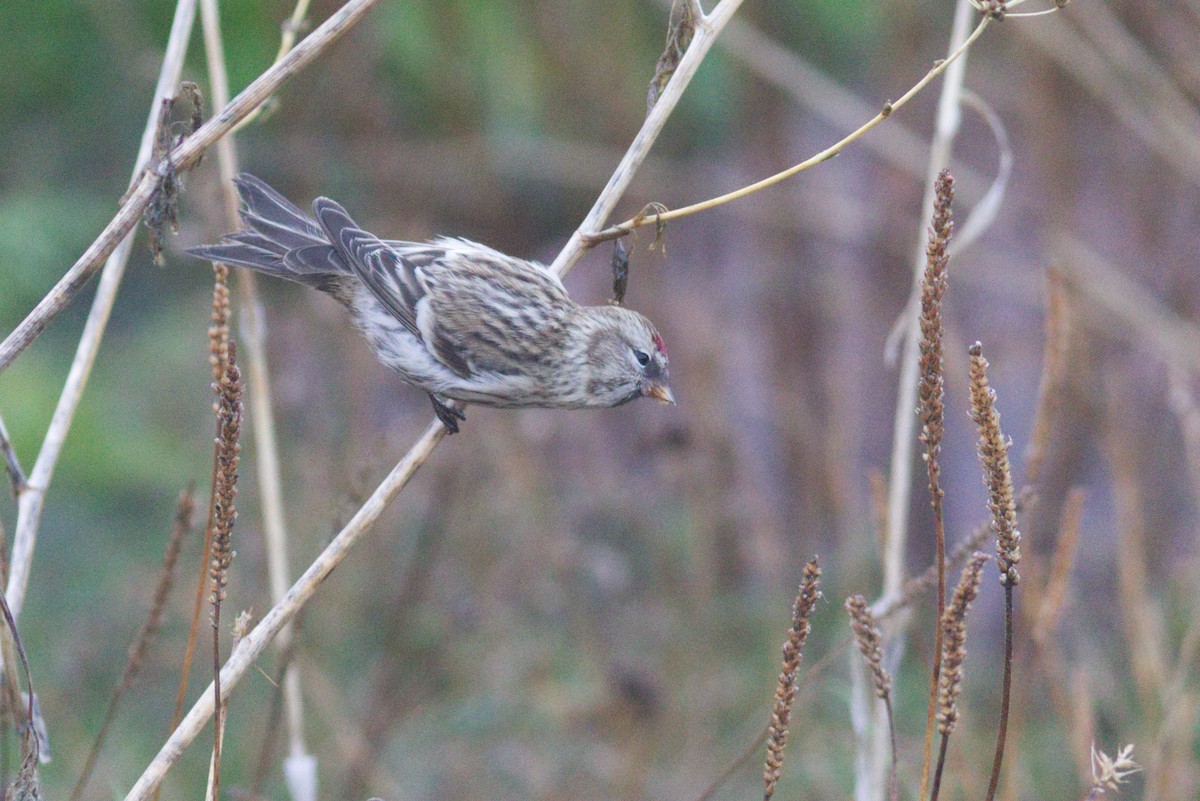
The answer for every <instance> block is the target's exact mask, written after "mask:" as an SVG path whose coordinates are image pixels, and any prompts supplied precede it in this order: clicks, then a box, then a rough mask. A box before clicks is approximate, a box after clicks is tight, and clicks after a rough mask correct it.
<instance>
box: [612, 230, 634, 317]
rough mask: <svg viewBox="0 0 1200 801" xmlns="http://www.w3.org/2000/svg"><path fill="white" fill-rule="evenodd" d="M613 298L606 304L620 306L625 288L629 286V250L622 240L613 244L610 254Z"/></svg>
mask: <svg viewBox="0 0 1200 801" xmlns="http://www.w3.org/2000/svg"><path fill="white" fill-rule="evenodd" d="M612 271H613V296H612V299H611V300H609V301H608V302H609V303H610V304H612V305H613V306H620V305H621V301H623V300H625V287H627V286H628V285H629V249H628V248H626V247H625V242H624V240H621V239H618V240H617V241H616V242H614V243H613V253H612Z"/></svg>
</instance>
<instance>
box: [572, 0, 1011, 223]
mask: <svg viewBox="0 0 1200 801" xmlns="http://www.w3.org/2000/svg"><path fill="white" fill-rule="evenodd" d="M963 1H964V2H966V0H963ZM989 20H990V18H989V17H983V18H982V19H980V21H979V24H978V25H977V26H976V27H975V30H974V31H973V32H972V33H971V35H970V36H968V37H967V38H966V40H965V41H963V42H962V44H961V45H959V46H958V47H957V48H956V49H954V50H952V51H951V52H950V54H949V55H948V56H947V57H946V58H945V59H942V60H939V61H938V62H937V63H936V64H935V65H934V66H933V67H932V68H931V69H930V70H929V72H927V73H925V75H924V77H922V78H921V80H919V81H917V82H916V83H915V84H914V85H913V86H912V87H911V88H910V89H909V90H908V91H907V92H905V93H904V94H903V95H901V96H900V97H899V99H897V100H893V101H889V102H887V103H885V104H884V105H883V108H882V109H881V110H880V111H879V113H877V114H876V115H875V116H874V117H872V118H871V119H870V120H868V121H867V122H865V123H863V125H861V126H860V127H859V128H857V129H856V130H854V131H853V132H852V133H850V134H848V135H847V136H845V137H844V138H842V139H840V140H838V141H837V142H835V143H834V144H832V145H830V146H829V147H827V148H825V149H824V150H822V151H821V152H820V153H817V154H816V155H814V156H811V157H809V158H807V159H805V160H804V161H802V162H800V163H799V164H796V165H793V166H792V167H789V168H788V169H786V170H784V171H782V172H778V173H775V174H774V175H772V176H770V177H768V178H764V179H762V180H761V181H757V182H755V183H753V184H750V185H749V186H743V187H741V188H740V189H735V190H734V191H732V192H727V193H725V194H723V195H719V196H717V197H714V198H709V199H708V200H704V201H701V202H699V203H693V204H691V205H690V206H684V207H683V208H678V209H671V210H670V211H664V212H662V213H661V214H652V215H648V216H642V215H638V216H637V217H633V218H630V219H628V220H626V221H624V222H622V223H618V224H617V225H614V226H610V227H609V228H605V229H604V230H602V231H594V232H589V233H586V234H584V235H583V236H584V239H585V241H586V242H587V244H588V245H589V246H591V245H594V244H596V243H597V242H603V241H606V240H609V239H616V238H618V237H622V236H625V235H626V234H628V233H629V232H631V231H632V230H633V229H635V228H640V227H641V226H643V225H652V224H653V225H660V224H662V223H665V222H669V221H671V220H676V219H679V218H680V217H686V216H688V215H690V214H696V213H697V212H701V211H707V210H709V209H712V208H716V207H717V206H722V205H724V204H726V203H730V202H732V201H734V200H740V199H741V198H744V197H746V196H748V195H752V194H754V193H755V192H759V191H761V190H763V189H766V188H767V187H770V186H774V185H775V184H777V183H780V182H781V181H785V180H787V179H788V178H791V177H792V176H793V175H796V174H797V173H800V172H803V171H804V170H807V169H810V168H812V167H815V166H817V165H818V164H822V163H824V162H826V161H828V160H829V159H831V158H833V157H834V156H836V155H838V153H840V152H841V151H842V150H843V149H844V148H845V147H846V145H849V144H851V143H852V142H854V141H855V140H856V139H858V138H860V137H862V136H863V135H864V134H866V133H867V132H868V131H870V130H871V129H872V128H874V127H875V126H876V125H878V124H879V123H881V122H883V121H884V120H886V119H887V118H888V117H890V116H891V115H892V113H893V112H894V111H896V110H897V109H899V108H900V107H902V106H903V105H904V104H906V103H907V102H908V101H909V100H911V99H912V98H913V97H914V96H915V95H916V94H917V93H918V92H920V91H921V90H922V89H924V88H925V87H926V86H927V85H928V84H929V82H930V81H932V80H933V79H934V78H936V77H938V76H939V75H941V74H942V73H943V72H945V71H946V70H947V68H949V67H950V66H951V65H952V64H953V63H954V62H955V61H957V60H958V59H959V58H960V57H961V56H962V55H963V54H964V53H965V52H966V51H967V49H968V48H970V46H971V45H972V44H974V43H975V40H976V39H978V38H979V36H980V35H981V34H982V33H983V31H984V29H985V28H986V27H987V25H988V22H989ZM697 38H699V37H698V36H697ZM693 46H694V43H693Z"/></svg>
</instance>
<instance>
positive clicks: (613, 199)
mask: <svg viewBox="0 0 1200 801" xmlns="http://www.w3.org/2000/svg"><path fill="white" fill-rule="evenodd" d="M364 3H365V0H364ZM740 4H741V0H722V1H721V3H720V4H718V5H717V7H716V8H714V9H713V11H712V13H710V14H709V15H708V16H707V17H705V20H704V22H703V23H702V24H701V25H699V26H698V28H697V33H696V37H695V38H694V39H693V40H692V44H691V46H690V47H689V48H688V51H687V53H685V54H684V57H683V59H682V60H681V61H680V64H679V67H678V68H677V69H676V71H675V75H674V76H673V77H672V78H671V82H670V83H669V84H667V88H666V90H665V91H664V92H663V94H662V96H661V97H660V98H659V100H658V103H657V104H656V105H655V106H654V109H653V111H651V113H650V114H648V115H647V116H646V120H645V122H644V123H643V125H642V130H641V131H640V132H639V133H638V135H637V136H636V137H635V138H634V141H633V143H632V144H631V145H630V147H629V152H627V153H626V156H625V158H624V159H622V161H621V164H620V165H619V166H618V168H617V173H616V174H614V176H613V178H612V179H611V180H610V181H609V183H608V185H607V186H606V187H605V189H604V190H603V191H602V193H601V195H600V197H599V198H598V199H597V200H596V203H595V205H594V206H593V207H592V211H591V212H590V213H589V214H588V217H587V218H585V221H584V225H583V226H581V229H583V228H585V227H594V226H595V225H597V224H599V222H598V221H602V220H603V219H604V218H605V217H606V216H607V215H608V214H609V213H611V210H612V208H613V207H614V206H615V205H616V203H617V201H618V200H619V199H620V196H621V194H622V193H623V192H624V190H625V188H626V187H627V186H628V184H629V182H630V181H631V180H632V178H633V172H634V171H635V170H636V168H637V166H638V165H639V164H640V163H641V162H642V161H643V160H644V159H645V155H646V153H647V152H648V151H649V149H650V147H651V145H652V144H653V142H654V138H655V136H656V135H657V133H658V131H659V130H661V128H662V125H663V123H664V122H665V121H666V117H667V116H668V115H669V114H670V113H671V111H672V110H673V109H674V107H675V105H676V103H678V102H679V98H680V96H682V94H683V90H684V88H685V87H686V85H687V83H688V81H690V80H691V77H692V75H694V74H695V71H696V68H697V67H698V66H699V64H698V62H699V59H700V58H701V57H702V55H703V53H704V52H706V51H707V49H708V47H710V46H711V39H710V38H709V37H710V36H715V34H716V32H717V31H719V30H720V27H721V26H723V25H724V23H725V22H727V21H728V19H729V17H730V16H731V15H732V14H733V12H734V11H735V10H736V9H737V7H738V6H739V5H740ZM361 5H362V4H361V3H353V2H352V3H347V5H346V6H344V7H343V9H342V12H338V13H339V14H342V13H343V12H346V10H347V9H350V8H351V7H353V8H355V9H359V8H360V6H361ZM364 10H365V9H364ZM336 16H337V15H335V17H336ZM333 19H334V18H333V17H331V18H330V21H332V20H333ZM354 20H355V21H356V20H357V17H355V18H354ZM330 21H327V22H326V23H325V24H324V25H322V26H321V28H319V29H318V30H317V31H315V32H314V33H313V34H311V35H310V36H309V37H308V38H306V39H305V40H304V42H302V43H301V44H300V45H299V46H298V47H297V48H296V50H300V48H302V47H304V46H305V45H306V44H307V43H308V42H309V41H310V40H312V39H313V38H314V37H315V36H317V34H318V33H320V31H321V30H322V29H324V28H325V27H326V26H328V25H329V24H330ZM345 24H351V23H345ZM295 52H296V51H292V53H290V54H289V55H288V56H287V57H286V58H285V62H286V61H288V60H289V59H291V58H292V56H293V55H294V54H295ZM693 61H695V63H693ZM282 63H283V62H281V64H282ZM305 63H307V62H305ZM273 69H274V68H273ZM294 69H298V67H294V68H293V71H294ZM268 72H271V71H268ZM289 74H290V73H289ZM260 80H261V79H260ZM257 83H258V81H256V82H255V84H257ZM255 84H252V85H251V88H253V87H254V85H255ZM249 91H250V89H247V90H246V91H245V92H243V93H242V95H239V98H240V97H242V96H244V95H246V94H247V93H248V92H249ZM237 103H238V100H237V99H235V100H234V102H233V103H232V104H230V106H227V107H226V111H228V110H229V108H231V107H232V106H233V105H235V104H237ZM224 114H225V112H223V115H224ZM206 127H207V126H206ZM203 131H204V128H201V129H200V131H197V133H196V134H195V135H193V137H190V138H189V140H188V141H191V139H192V138H195V137H196V136H199V135H200V133H201V132H203ZM186 146H187V142H184V147H186ZM176 160H177V162H178V161H179V156H177V157H176ZM582 243H583V240H582V236H581V234H580V233H579V231H577V232H576V233H575V235H573V236H572V238H571V240H570V241H569V242H568V243H567V245H566V246H565V247H564V249H563V251H562V253H560V254H559V257H558V258H557V259H555V261H554V270H555V272H556V273H557V274H559V275H563V274H565V273H567V272H568V271H569V270H570V269H571V267H572V266H574V264H575V262H576V261H577V260H578V259H579V256H580V255H581V254H582V252H583V244H582ZM445 434H446V429H445V426H443V425H442V423H441V422H440V421H436V420H435V421H434V422H432V423H430V425H429V426H428V427H427V428H426V429H425V432H424V434H422V436H421V438H420V439H418V440H417V442H416V443H414V444H413V446H412V447H411V448H409V450H408V452H407V453H406V454H405V455H404V457H403V458H402V459H401V460H400V462H399V463H398V464H397V465H396V466H395V467H394V468H392V471H391V473H389V474H388V476H387V477H386V478H385V479H384V480H383V482H382V483H381V484H380V485H379V487H377V488H376V490H375V491H374V492H373V493H372V494H371V497H370V498H368V499H367V501H366V502H365V503H364V504H363V505H362V506H361V507H359V510H358V512H356V513H355V515H354V517H353V518H351V520H350V522H349V523H347V524H346V525H345V527H343V528H342V530H341V531H340V532H339V533H338V535H337V536H336V537H334V539H333V541H332V542H330V544H329V545H328V546H326V548H325V550H324V551H322V552H321V554H320V555H319V556H318V557H317V558H316V560H314V561H313V563H312V564H310V565H309V567H308V569H307V570H305V571H304V573H303V574H302V575H301V576H300V578H298V579H297V580H296V582H295V583H294V584H293V585H292V586H291V588H290V589H289V590H288V592H287V594H286V595H285V596H284V597H283V599H282V600H281V601H279V602H278V603H276V604H275V606H274V607H273V608H272V609H271V610H270V611H269V612H268V613H267V614H266V615H265V616H264V617H263V619H262V620H261V621H259V624H258V625H257V626H255V628H254V629H253V630H252V631H251V632H250V633H249V634H247V635H246V638H245V639H244V640H242V641H241V642H240V643H239V644H238V645H237V646H236V647H235V648H234V649H233V653H232V654H230V656H229V659H228V660H226V662H225V666H224V668H222V670H221V672H220V675H221V694H222V696H226V695H227V694H228V693H229V692H230V691H231V690H232V688H233V687H234V686H235V685H236V684H237V683H238V681H240V680H241V678H242V677H243V676H244V675H245V673H246V671H247V670H249V668H250V666H251V664H253V662H254V660H255V659H257V658H258V657H259V656H260V655H261V654H262V652H263V651H264V650H265V649H266V647H267V645H268V644H270V642H271V641H272V640H273V639H274V638H275V637H276V636H278V634H279V632H280V631H281V630H282V629H283V627H284V626H286V625H287V624H288V623H289V622H291V620H292V618H293V617H295V615H296V613H297V612H298V611H299V610H300V609H301V608H302V607H303V606H304V604H306V603H307V602H308V600H309V598H311V597H312V595H313V593H315V592H316V590H317V587H318V586H319V585H320V583H321V582H322V581H323V580H324V579H325V578H326V577H327V576H328V575H329V573H330V572H331V571H332V570H333V569H334V568H335V567H336V566H337V565H338V564H340V563H341V561H342V560H343V559H344V558H345V557H346V555H347V554H348V553H349V551H350V549H351V548H352V547H353V545H354V543H355V542H357V541H358V539H359V537H361V536H362V535H363V534H364V533H366V531H367V530H369V529H370V527H371V525H372V524H373V523H374V522H375V520H376V519H377V518H378V517H379V515H380V514H382V513H383V510H384V509H385V508H386V507H387V505H388V504H389V503H390V502H391V501H392V499H393V498H395V496H396V494H397V493H399V492H400V490H401V489H403V488H404V486H405V485H406V484H407V483H408V481H409V479H410V478H412V476H413V474H414V473H415V472H416V471H417V470H418V469H419V468H420V467H421V465H423V464H424V463H425V462H426V461H427V460H428V459H429V457H430V455H431V454H432V453H433V450H434V449H435V448H436V447H437V445H438V443H440V442H441V440H442V438H443V437H444V436H445ZM213 710H214V704H213V697H212V694H211V693H208V692H206V693H203V694H202V695H201V696H200V697H199V698H198V699H197V701H196V703H195V705H194V706H193V707H192V709H191V711H189V712H188V714H187V715H186V716H185V717H184V719H183V720H182V721H181V722H180V723H179V725H178V726H177V727H176V729H175V731H174V732H172V734H171V736H170V737H169V738H168V739H167V742H166V743H164V744H163V746H162V748H161V749H160V750H159V752H158V754H157V755H156V756H155V757H154V759H153V760H152V761H151V762H150V764H149V765H148V766H147V767H146V769H145V771H143V773H142V775H141V776H140V777H139V778H138V780H137V782H135V783H134V785H133V787H132V788H131V789H130V791H129V793H128V794H127V795H126V801H143V800H144V799H147V798H149V797H150V796H151V794H152V793H153V792H154V790H155V788H157V787H158V785H159V784H160V783H161V782H162V779H163V777H164V776H165V775H166V773H167V771H168V770H169V769H170V767H171V766H172V765H173V764H175V762H177V761H178V760H179V757H180V756H181V755H182V752H183V749H184V747H185V746H187V745H188V744H189V743H191V742H192V740H194V739H195V738H196V736H197V734H198V733H199V732H200V730H201V729H202V728H203V726H204V724H205V722H206V721H207V720H208V718H209V717H210V716H211V715H212V714H213Z"/></svg>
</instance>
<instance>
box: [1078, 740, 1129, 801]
mask: <svg viewBox="0 0 1200 801" xmlns="http://www.w3.org/2000/svg"><path fill="white" fill-rule="evenodd" d="M1141 769H1142V766H1141V765H1139V764H1138V763H1136V762H1134V761H1133V744H1132V743H1130V744H1129V745H1127V746H1125V747H1124V748H1121V749H1120V750H1118V751H1117V755H1116V756H1115V757H1110V756H1109V755H1108V754H1106V753H1104V752H1103V751H1100V750H1098V749H1097V748H1096V744H1095V743H1092V787H1091V789H1090V791H1089V792H1088V794H1087V801H1095V799H1097V798H1099V797H1100V796H1102V795H1104V794H1105V793H1108V792H1109V791H1113V792H1119V791H1120V787H1121V785H1122V784H1124V783H1125V780H1126V779H1127V778H1129V776H1130V775H1131V774H1133V773H1137V772H1138V771H1140V770H1141Z"/></svg>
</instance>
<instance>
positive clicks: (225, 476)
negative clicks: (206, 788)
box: [209, 342, 242, 801]
mask: <svg viewBox="0 0 1200 801" xmlns="http://www.w3.org/2000/svg"><path fill="white" fill-rule="evenodd" d="M215 389H216V390H217V394H218V397H219V399H220V400H219V403H218V406H217V420H218V421H219V425H218V435H217V443H216V456H217V465H218V468H217V474H216V480H215V481H214V482H213V487H212V501H211V509H212V558H211V561H210V563H209V576H210V578H211V580H212V584H211V589H210V591H209V602H210V603H211V604H212V633H213V640H212V643H213V651H212V656H213V697H214V698H215V699H217V700H216V703H217V725H216V726H215V727H214V733H213V735H214V737H213V756H212V799H213V801H217V794H218V793H219V792H220V778H221V737H222V734H223V733H224V727H225V721H224V716H223V714H222V710H223V703H222V702H221V603H222V601H224V600H225V586H226V584H227V583H228V581H229V566H230V563H231V562H232V561H233V546H232V534H233V521H234V519H235V518H236V517H237V511H236V508H235V506H234V499H235V497H236V496H237V477H238V462H239V461H240V457H239V451H240V450H241V446H240V444H239V439H240V437H241V430H242V384H241V373H240V372H239V371H238V366H237V361H236V353H235V350H234V347H233V343H232V342H230V343H229V352H228V360H227V361H226V363H225V374H224V375H223V376H221V382H220V383H219V384H218V385H216V387H215Z"/></svg>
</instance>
